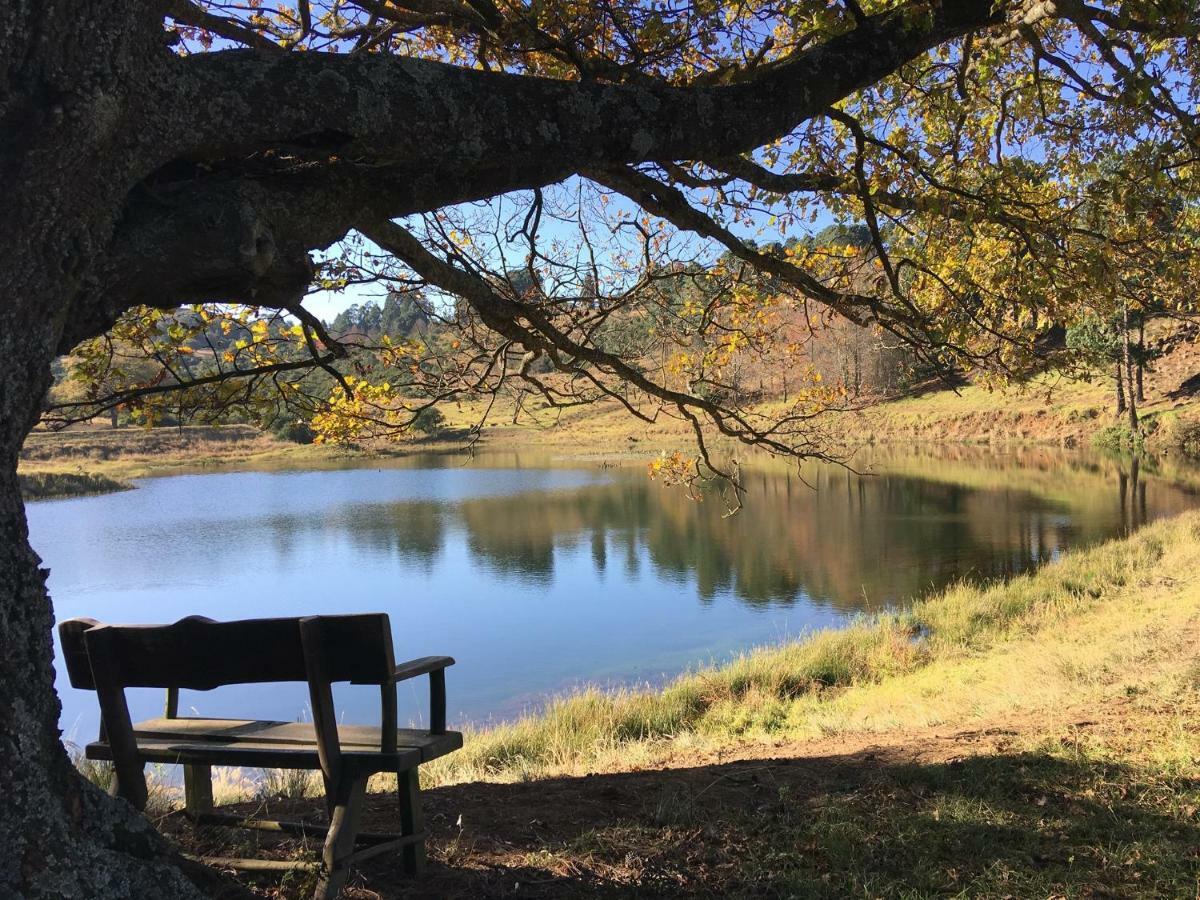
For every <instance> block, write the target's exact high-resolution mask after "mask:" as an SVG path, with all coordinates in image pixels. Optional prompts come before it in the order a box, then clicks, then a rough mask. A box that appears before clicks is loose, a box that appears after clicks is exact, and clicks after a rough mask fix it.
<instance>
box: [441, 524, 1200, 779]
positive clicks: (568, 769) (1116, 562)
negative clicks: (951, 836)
mask: <svg viewBox="0 0 1200 900" xmlns="http://www.w3.org/2000/svg"><path fill="white" fill-rule="evenodd" d="M1198 563H1200V515H1198V514H1191V513H1189V514H1185V515H1182V516H1180V517H1177V518H1175V519H1172V520H1169V521H1167V522H1163V523H1159V524H1156V525H1152V526H1150V527H1148V528H1146V529H1143V530H1142V531H1140V532H1138V533H1137V534H1136V535H1134V536H1133V537H1132V538H1129V539H1126V540H1118V541H1112V542H1109V543H1107V544H1104V545H1102V546H1099V547H1096V548H1092V549H1089V550H1084V551H1079V552H1076V553H1072V554H1069V555H1068V556H1066V557H1065V558H1063V559H1062V560H1060V561H1058V562H1056V563H1054V564H1051V565H1048V566H1046V567H1045V568H1043V569H1042V570H1040V571H1037V572H1034V573H1031V574H1028V575H1023V576H1020V577H1017V578H1015V579H1013V580H1012V581H1010V582H1008V583H1005V584H997V585H994V586H991V587H975V586H971V585H959V586H956V587H952V588H950V589H948V590H946V591H944V592H942V593H941V594H939V595H937V596H935V597H933V598H931V599H928V600H925V601H923V602H920V603H917V604H915V605H914V606H913V607H912V608H910V609H908V610H905V611H902V612H897V613H889V614H885V615H881V616H877V617H872V618H865V619H862V620H860V621H858V622H856V623H854V624H852V625H850V626H849V627H846V628H842V629H838V630H831V631H822V632H818V633H816V634H813V635H812V636H810V637H809V638H808V639H807V640H804V641H801V642H798V643H793V644H788V645H785V646H782V647H778V648H772V649H765V650H759V651H756V652H753V653H749V654H746V655H744V656H742V657H741V658H739V659H737V660H736V661H734V662H733V663H731V664H729V665H726V666H722V667H719V668H709V669H703V670H700V671H697V672H695V673H694V674H690V675H687V676H685V677H683V678H680V679H679V680H677V681H675V682H674V683H673V684H671V685H669V686H668V687H667V688H665V689H664V690H662V691H658V692H627V693H622V694H605V693H601V692H599V691H592V692H588V693H585V694H581V695H579V696H575V697H571V698H567V699H563V700H560V701H557V702H555V703H553V704H551V705H550V707H549V708H548V709H547V710H546V711H545V712H544V713H543V714H540V715H537V716H532V717H529V718H526V719H523V720H521V721H519V722H517V723H515V724H512V725H506V726H502V727H499V728H494V729H490V730H486V731H482V732H479V733H476V734H473V735H472V736H471V740H469V741H468V742H467V747H466V749H464V750H463V751H461V752H459V753H456V754H454V755H453V756H451V757H448V758H446V759H444V760H441V761H438V762H437V763H435V764H433V765H432V766H429V767H426V771H427V772H428V774H429V776H430V778H431V780H432V781H433V782H434V783H447V782H452V781H461V780H479V779H502V780H503V779H523V778H529V777H544V776H547V775H554V774H563V773H580V772H584V771H587V770H589V769H591V768H594V767H600V768H605V767H607V766H609V765H612V764H613V763H614V762H615V761H617V760H624V761H625V763H626V764H627V763H628V761H629V760H630V759H633V758H636V759H639V760H642V761H643V762H645V763H646V764H655V763H657V762H659V761H661V760H664V759H667V758H669V757H670V756H671V755H672V754H673V753H674V752H675V750H677V749H678V747H679V746H680V745H682V746H685V747H692V746H701V745H712V746H717V745H721V744H723V743H725V742H731V741H741V740H744V739H746V738H747V737H752V738H755V739H766V738H771V737H775V736H789V737H797V736H807V737H811V736H814V735H818V734H824V733H828V732H830V731H837V730H840V729H843V728H848V727H851V723H855V724H854V725H853V727H864V726H869V727H872V728H874V727H896V726H901V725H911V724H913V723H914V721H918V720H920V721H924V722H926V723H927V722H928V721H932V720H934V719H937V718H939V717H942V716H943V715H945V714H946V713H943V712H936V713H934V712H931V711H930V710H933V709H934V706H933V705H930V706H929V707H928V709H927V714H926V715H924V717H922V715H921V710H920V708H919V705H918V706H914V705H913V701H912V700H911V699H909V700H905V701H904V702H898V701H900V700H901V699H902V697H901V695H903V694H905V692H906V688H909V687H911V688H913V689H914V691H915V695H914V696H916V697H926V698H933V697H934V695H935V694H945V696H950V694H946V693H945V692H947V691H950V692H953V691H955V690H957V688H956V685H958V684H961V683H962V682H963V675H964V673H965V671H966V669H975V670H977V671H976V676H977V675H978V674H979V671H981V670H980V669H979V667H980V666H982V665H983V664H984V660H985V659H986V658H987V656H988V654H997V653H1006V652H1008V651H1010V650H1011V649H1012V645H1013V642H1014V641H1018V640H1024V641H1033V642H1034V643H1035V644H1036V643H1037V641H1038V640H1041V641H1044V642H1046V643H1047V645H1049V644H1057V643H1058V642H1060V641H1061V639H1062V635H1061V632H1060V629H1061V628H1062V627H1063V626H1064V624H1065V623H1067V622H1069V621H1073V620H1076V619H1080V620H1081V621H1082V620H1088V621H1089V622H1090V621H1092V620H1096V621H1100V622H1109V621H1110V619H1109V617H1110V616H1117V617H1125V616H1130V615H1134V614H1135V612H1136V610H1135V607H1137V606H1139V605H1140V604H1142V603H1143V602H1145V601H1146V600H1147V597H1146V595H1147V594H1148V593H1149V592H1151V591H1152V590H1154V591H1157V592H1159V593H1161V592H1164V591H1165V592H1166V593H1169V594H1172V595H1175V594H1178V595H1179V596H1178V597H1177V598H1176V600H1177V601H1178V602H1180V603H1184V602H1185V601H1186V604H1187V608H1188V609H1190V610H1191V612H1193V613H1194V612H1196V611H1198V610H1200V592H1198V591H1197V590H1196V586H1195V585H1193V584H1191V583H1190V582H1187V583H1185V582H1181V581H1178V580H1177V579H1179V578H1180V577H1181V575H1182V574H1183V573H1186V572H1189V571H1193V570H1195V567H1196V565H1197V564H1198ZM1090 634H1091V636H1092V637H1093V638H1094V639H1095V641H1096V642H1097V643H1096V645H1095V646H1093V647H1091V648H1084V655H1087V654H1088V653H1094V655H1095V657H1096V659H1097V661H1098V662H1099V661H1100V660H1102V659H1103V656H1104V654H1105V653H1109V652H1111V651H1113V650H1114V649H1115V648H1114V647H1112V646H1110V645H1108V644H1107V643H1106V641H1108V640H1109V636H1108V635H1106V634H1105V632H1104V630H1103V628H1099V629H1097V628H1092V631H1091V632H1090ZM1035 655H1036V653H1035ZM1009 674H1010V675H1011V677H1012V679H1013V682H1012V683H1011V684H1008V685H1001V684H997V685H994V688H995V689H996V690H999V691H1001V692H1002V693H995V692H993V694H994V696H1011V695H1012V693H1013V692H1014V691H1017V690H1025V689H1028V688H1022V686H1021V682H1022V681H1024V680H1025V679H1026V678H1027V677H1029V676H1032V675H1033V672H1032V671H1030V672H1022V671H1020V669H1019V667H1018V668H1017V669H1015V670H1014V671H1012V672H1010V673H1009ZM1075 674H1077V673H1076V671H1075V666H1074V664H1072V668H1071V669H1070V670H1064V671H1063V672H1061V673H1060V674H1059V677H1056V678H1051V679H1049V680H1047V679H1046V677H1045V676H1046V673H1042V672H1039V673H1038V686H1037V688H1036V690H1037V691H1041V692H1046V691H1050V690H1052V689H1053V688H1054V687H1055V685H1058V686H1059V687H1061V688H1062V693H1063V695H1069V694H1072V693H1073V692H1074V688H1070V689H1068V688H1067V687H1065V686H1064V685H1067V684H1070V683H1071V682H1072V681H1073V680H1074V676H1075ZM973 680H976V678H974V677H973V678H968V679H967V681H968V682H970V681H973ZM939 684H941V685H942V688H941V689H938V690H934V687H935V686H936V685H939ZM970 693H971V694H972V697H970V698H967V697H963V696H962V692H961V691H959V692H958V693H957V694H955V695H954V696H955V697H957V698H958V699H960V700H962V701H963V702H964V703H969V704H970V705H971V706H972V707H979V708H983V707H985V706H988V705H989V704H992V705H994V703H993V701H991V700H989V699H988V698H987V697H975V696H973V695H974V694H975V693H976V691H974V690H972V691H971V692H970ZM878 697H886V698H888V701H887V702H886V703H883V704H882V705H881V704H880V702H879V700H878ZM893 700H894V701H897V702H896V703H893V702H892V701H893ZM945 702H948V701H946V700H945V697H943V698H942V699H941V700H939V703H945ZM868 703H869V704H870V705H871V706H872V707H875V708H880V713H881V715H882V718H878V717H874V718H873V717H869V716H865V714H864V712H863V710H864V709H865V708H866V706H867V705H868ZM931 704H932V700H931ZM881 706H882V707H886V708H887V709H888V710H890V712H887V713H886V714H882V708H881ZM900 709H905V710H907V712H906V716H907V718H901V717H900V714H899V712H897V710H900Z"/></svg>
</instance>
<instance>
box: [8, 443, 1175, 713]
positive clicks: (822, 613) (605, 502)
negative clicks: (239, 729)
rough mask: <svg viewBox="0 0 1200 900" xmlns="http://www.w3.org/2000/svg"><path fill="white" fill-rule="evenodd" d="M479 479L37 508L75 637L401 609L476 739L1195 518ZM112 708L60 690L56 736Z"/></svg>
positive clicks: (1124, 501)
mask: <svg viewBox="0 0 1200 900" xmlns="http://www.w3.org/2000/svg"><path fill="white" fill-rule="evenodd" d="M481 462H483V463H484V465H482V466H477V467H474V468H464V467H461V466H459V465H457V464H456V463H454V462H452V461H447V460H444V459H443V460H424V461H420V462H418V463H417V464H416V465H415V466H409V467H401V468H389V469H368V468H361V469H350V470H334V471H319V472H287V473H264V472H243V473H234V474H223V475H211V476H188V477H176V478H163V479H151V480H147V481H144V482H142V483H141V486H140V487H139V489H138V490H136V491H132V492H128V493H123V494H114V495H108V496H103V497H92V498H83V499H78V500H69V501H54V502H46V503H34V504H30V507H29V514H30V525H31V529H32V536H33V543H34V546H35V548H36V549H37V550H38V552H39V553H41V554H42V556H43V557H44V559H45V561H46V563H47V565H48V566H49V568H50V570H51V576H50V586H51V590H52V592H53V595H54V597H55V603H56V609H57V611H58V614H59V617H60V618H65V617H69V616H73V615H90V616H94V617H96V618H99V619H105V620H109V621H147V622H149V621H172V620H174V619H176V618H179V617H180V616H183V615H188V614H193V613H202V614H205V615H209V616H212V617H214V618H238V617H245V616H251V615H263V616H265V615H296V614H301V613H322V612H338V611H366V610H384V611H387V612H389V613H391V615H392V619H393V627H394V629H395V631H396V645H397V653H398V654H406V655H412V656H419V655H424V654H427V653H433V652H436V653H448V654H451V655H454V656H456V657H458V658H459V660H460V665H459V666H458V667H456V669H454V670H452V674H451V687H452V692H451V696H452V701H453V703H454V704H455V708H456V709H457V710H458V711H459V713H460V718H463V717H465V718H470V719H476V720H479V719H485V718H488V717H489V716H505V715H510V714H512V713H514V712H517V711H519V710H520V709H521V707H522V706H523V705H525V704H528V703H535V702H536V701H537V700H538V699H539V698H540V697H543V696H545V695H546V694H547V693H552V692H555V691H559V690H562V689H564V688H566V687H569V686H571V685H572V684H577V683H579V682H582V681H600V682H628V681H630V680H659V679H661V678H663V677H667V676H669V675H670V674H672V673H674V672H677V671H679V670H680V669H682V668H685V667H687V666H690V665H695V664H697V663H701V662H706V661H709V660H713V659H717V660H719V659H721V658H724V657H725V656H727V655H728V654H729V653H732V652H735V651H737V650H740V649H743V648H745V647H748V646H751V645H754V644H761V643H766V642H771V641H775V640H779V639H781V638H785V637H788V636H795V635H797V634H798V633H800V632H802V631H804V630H805V629H808V628H813V627H822V626H825V625H832V624H837V623H838V622H840V621H842V620H843V619H844V617H845V616H846V615H847V614H852V613H854V612H857V611H860V610H871V609H877V608H879V607H881V606H884V605H888V604H898V603H904V602H907V601H909V600H910V599H911V598H914V597H917V596H920V595H922V594H925V593H927V592H929V591H930V590H932V589H935V588H938V587H940V586H942V585H945V584H947V583H948V582H950V581H953V580H955V579H958V578H964V577H967V578H981V579H992V578H998V577H1007V576H1010V575H1012V574H1015V573H1019V572H1023V571H1026V570H1028V569H1029V568H1031V567H1033V566H1035V565H1037V564H1039V563H1042V562H1044V561H1046V560H1049V559H1052V558H1054V556H1056V555H1057V554H1059V553H1061V552H1062V551H1063V550H1065V549H1068V548H1070V547H1074V546H1079V545H1082V544H1085V543H1090V542H1094V541H1098V540H1102V539H1104V538H1107V537H1110V536H1113V535H1117V534H1122V533H1125V532H1126V531H1128V530H1129V529H1132V528H1135V527H1138V526H1139V525H1141V524H1143V523H1145V522H1147V521H1149V520H1151V519H1154V518H1157V517H1160V516H1163V515H1168V514H1171V513H1174V512H1178V511H1181V510H1183V509H1185V508H1188V507H1190V506H1192V505H1194V497H1193V496H1192V494H1191V493H1189V492H1188V491H1185V490H1183V489H1181V488H1178V487H1175V486H1173V485H1171V484H1170V483H1168V482H1167V481H1165V480H1163V479H1161V478H1159V477H1155V476H1154V475H1153V474H1150V475H1148V474H1147V472H1146V471H1145V468H1144V467H1140V468H1139V466H1138V465H1137V464H1136V463H1134V464H1132V465H1131V464H1118V463H1113V462H1108V461H1104V460H1096V459H1090V458H1086V457H1081V456H1073V455H1068V454H1053V453H1047V452H1044V451H1038V452H1034V453H1027V454H1022V455H1020V456H1017V457H1013V456H997V455H994V454H980V453H974V454H972V453H969V452H967V451H963V450H954V451H947V452H944V453H942V454H940V455H938V456H935V457H931V456H922V457H911V456H900V455H891V456H887V455H883V454H880V453H878V452H877V453H876V454H875V455H874V456H873V457H872V458H870V459H860V460H856V461H855V462H856V465H857V466H858V467H859V468H861V469H870V470H871V472H872V473H873V474H856V473H855V472H852V471H849V470H847V469H843V468H838V467H833V466H824V467H809V468H808V469H806V470H805V471H804V472H803V473H797V472H795V471H793V470H791V469H789V468H788V467H784V466H779V467H777V468H775V469H768V468H760V469H754V470H751V471H749V472H748V473H747V475H746V479H745V488H746V496H745V508H744V509H743V511H742V512H741V513H740V514H739V515H737V516H734V517H732V518H725V517H723V515H722V513H723V512H724V508H723V506H722V505H721V504H720V503H719V502H704V503H696V502H693V501H691V500H689V499H687V498H686V497H685V496H684V495H683V494H682V493H681V492H679V491H677V490H672V489H668V488H664V487H662V486H660V485H658V484H656V483H654V482H651V481H649V480H648V479H647V478H646V477H645V475H644V473H643V472H642V471H641V470H640V469H632V470H599V469H582V468H574V469H572V468H553V467H551V466H549V465H546V466H536V465H535V466H531V465H529V463H528V461H526V462H525V463H524V464H522V465H517V463H516V461H514V460H511V459H510V460H504V459H499V460H497V459H493V460H490V461H489V460H486V459H485V460H482V461H481ZM488 462H491V463H492V465H491V466H490V467H489V466H488V465H487V463H488ZM290 690H291V689H290V688H288V689H286V690H285V691H284V692H283V693H282V694H281V693H280V691H279V690H278V689H271V690H266V689H263V690H259V689H257V688H255V689H250V688H244V689H234V693H229V692H228V691H227V692H226V693H225V694H222V695H221V696H220V697H219V698H217V697H215V696H213V695H197V697H196V698H195V699H194V700H193V701H192V702H193V703H194V704H200V706H199V707H197V708H202V709H204V710H206V711H210V712H212V711H219V712H230V713H233V712H236V713H237V714H240V715H254V716H267V715H279V714H280V712H281V711H280V709H279V703H280V698H281V697H286V698H287V702H288V703H292V704H293V705H294V706H295V709H294V710H292V714H295V715H299V714H301V711H302V709H303V706H304V702H305V701H304V694H303V689H302V688H301V687H300V686H296V690H295V691H294V692H293V693H294V694H295V696H294V697H292V695H291V694H289V693H287V691H290ZM219 693H220V692H218V694H219ZM218 699H219V700H220V703H218V702H217V700H218ZM419 699H420V698H419V697H417V696H416V694H415V693H414V710H416V709H418V708H419V706H420V702H419ZM141 702H142V701H137V702H136V703H135V706H136V705H137V703H141ZM364 702H365V703H366V705H365V706H364V711H363V712H364V714H366V715H370V714H371V713H370V712H369V711H368V710H371V709H372V706H371V704H372V703H373V702H374V701H372V700H370V699H368V700H366V701H364ZM222 704H226V705H222ZM228 704H232V706H234V707H236V708H235V709H231V708H230V707H229V705H228ZM144 705H145V706H146V710H145V713H146V714H149V713H150V712H152V711H153V708H154V707H156V706H157V705H158V698H156V697H154V698H151V699H149V700H147V701H145V704H144ZM186 705H187V704H186V703H185V708H186ZM215 707H217V708H216V709H215ZM94 710H95V700H94V697H92V696H90V695H86V694H79V695H76V694H74V693H73V692H70V691H66V692H64V724H67V723H71V722H73V721H75V720H77V719H78V720H79V721H81V722H85V723H86V722H90V721H92V720H93V719H94V718H95V712H94ZM138 714H139V712H138V710H137V709H135V715H138ZM287 714H288V713H287V711H286V710H285V711H284V715H287ZM416 714H417V713H416V712H414V716H415V715H416ZM349 715H350V717H351V718H353V717H354V709H353V705H352V706H351V709H350V710H349ZM84 730H85V731H86V730H87V729H84Z"/></svg>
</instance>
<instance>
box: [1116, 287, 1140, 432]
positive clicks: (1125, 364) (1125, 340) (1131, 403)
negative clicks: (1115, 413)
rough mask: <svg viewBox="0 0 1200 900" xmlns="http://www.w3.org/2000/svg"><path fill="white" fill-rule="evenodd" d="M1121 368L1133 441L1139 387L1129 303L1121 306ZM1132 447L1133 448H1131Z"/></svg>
mask: <svg viewBox="0 0 1200 900" xmlns="http://www.w3.org/2000/svg"><path fill="white" fill-rule="evenodd" d="M1121 369H1122V370H1123V371H1121V372H1118V375H1121V374H1123V375H1124V377H1125V397H1126V400H1125V412H1126V413H1127V414H1128V416H1129V440H1130V441H1133V439H1134V436H1135V435H1136V434H1137V428H1138V414H1137V388H1136V385H1135V384H1134V378H1133V353H1132V352H1131V348H1130V339H1129V304H1128V303H1126V304H1125V305H1123V306H1122V307H1121ZM1131 449H1132V448H1131Z"/></svg>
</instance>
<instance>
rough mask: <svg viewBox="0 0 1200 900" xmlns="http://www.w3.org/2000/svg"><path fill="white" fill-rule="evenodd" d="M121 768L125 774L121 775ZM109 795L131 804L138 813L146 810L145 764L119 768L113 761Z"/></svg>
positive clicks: (140, 763)
mask: <svg viewBox="0 0 1200 900" xmlns="http://www.w3.org/2000/svg"><path fill="white" fill-rule="evenodd" d="M122 768H124V769H125V772H124V773H122V771H121V770H122ZM108 792H109V794H111V795H112V796H114V797H122V798H124V799H125V800H128V801H129V802H130V803H132V804H133V805H134V806H135V807H136V808H137V809H138V810H139V811H145V809H146V797H147V795H148V793H149V791H148V790H147V788H146V764H145V763H144V762H138V763H136V764H131V765H129V766H120V765H118V764H117V762H116V760H114V761H113V776H112V783H111V784H110V785H109V788H108Z"/></svg>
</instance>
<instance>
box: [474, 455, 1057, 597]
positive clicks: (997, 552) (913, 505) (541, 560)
mask: <svg viewBox="0 0 1200 900" xmlns="http://www.w3.org/2000/svg"><path fill="white" fill-rule="evenodd" d="M809 481H810V483H812V484H813V485H814V487H815V490H814V489H813V488H810V487H809V486H807V485H806V484H805V483H804V482H802V481H800V480H799V479H798V478H796V477H795V476H794V475H784V474H766V473H760V472H751V473H749V474H747V476H746V489H747V498H746V504H745V508H744V509H743V510H742V512H741V513H740V514H739V515H737V516H735V517H733V518H730V519H723V518H721V515H720V514H721V509H720V505H719V504H717V503H695V502H693V501H690V500H688V499H687V498H686V497H684V496H683V495H682V494H681V493H680V492H678V491H672V490H668V489H664V488H661V487H660V486H658V485H655V484H653V483H650V482H648V481H645V480H644V479H642V478H641V477H639V476H637V475H629V476H626V477H618V478H617V479H615V480H614V481H613V482H612V483H611V484H608V485H603V486H593V487H589V488H586V489H582V490H579V491H570V492H559V493H550V494H542V493H538V494H524V495H517V496H510V497H503V498H482V499H476V500H469V501H466V502H464V503H462V504H461V506H460V507H459V512H460V515H461V517H462V521H463V523H464V526H465V527H466V529H467V531H468V533H469V535H470V546H471V549H472V552H474V553H477V554H479V555H480V556H482V557H484V558H485V559H486V560H487V563H488V565H489V566H490V567H492V568H498V569H503V570H506V571H516V572H520V573H522V574H525V575H533V576H536V577H540V578H545V577H548V575H549V574H550V572H551V571H552V566H553V559H554V551H555V549H556V548H560V549H569V548H573V547H575V546H578V545H579V544H580V542H581V541H584V542H587V544H588V545H589V546H590V549H591V555H592V559H593V561H594V562H595V564H596V565H597V567H598V568H603V567H604V566H606V565H608V564H609V562H610V560H609V557H610V555H616V554H620V556H622V557H623V558H624V560H625V562H626V566H627V567H628V565H629V564H630V562H631V561H635V560H637V559H638V558H639V557H640V556H642V555H643V554H644V555H645V557H646V558H647V559H648V560H649V561H650V563H651V564H652V565H653V566H654V568H655V570H656V571H657V572H658V573H659V574H660V575H663V576H668V577H673V578H676V579H694V581H695V584H696V587H697V592H698V593H699V595H700V596H701V598H702V599H705V600H708V599H711V598H713V597H715V596H717V595H718V594H722V593H725V592H731V593H733V594H734V595H735V596H737V597H738V598H739V599H741V600H743V601H745V602H747V603H750V604H754V605H765V604H771V603H790V602H793V601H795V600H796V599H797V598H798V597H807V598H809V599H811V600H812V601H815V602H818V603H828V604H831V605H833V606H836V607H838V608H841V609H858V608H863V607H864V606H877V605H880V604H884V603H890V602H895V601H898V600H903V599H907V598H908V597H911V596H914V595H917V594H920V593H923V592H925V591H927V590H929V589H930V588H931V587H938V586H941V585H944V584H946V583H947V582H949V581H952V580H954V579H955V578H959V577H964V576H968V575H971V576H976V577H983V578H995V577H1003V576H1009V575H1012V574H1014V573H1017V572H1021V571H1025V570H1026V569H1028V568H1030V567H1032V566H1034V565H1036V564H1038V563H1040V562H1043V561H1045V560H1046V559H1048V558H1049V557H1050V556H1051V555H1052V554H1053V553H1055V552H1056V551H1058V550H1060V549H1061V548H1062V547H1064V546H1066V545H1067V544H1068V543H1069V542H1073V541H1074V539H1075V538H1076V537H1077V533H1076V531H1077V529H1076V527H1075V526H1074V525H1072V524H1071V523H1070V521H1069V520H1068V519H1067V517H1065V516H1063V515H1061V514H1060V513H1058V512H1056V510H1055V508H1054V507H1052V506H1051V505H1049V504H1047V503H1044V502H1042V501H1039V500H1037V499H1036V498H1035V497H1032V496H1030V495H1028V494H1024V493H1022V492H1019V491H1003V490H989V491H972V490H969V489H966V488H962V487H959V486H956V485H950V484H938V483H933V482H928V481H922V480H918V479H912V478H900V477H894V476H860V475H856V474H854V473H851V472H848V471H846V470H843V469H839V468H834V467H829V468H825V469H822V470H820V471H818V472H817V473H816V474H815V476H810V477H809Z"/></svg>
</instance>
